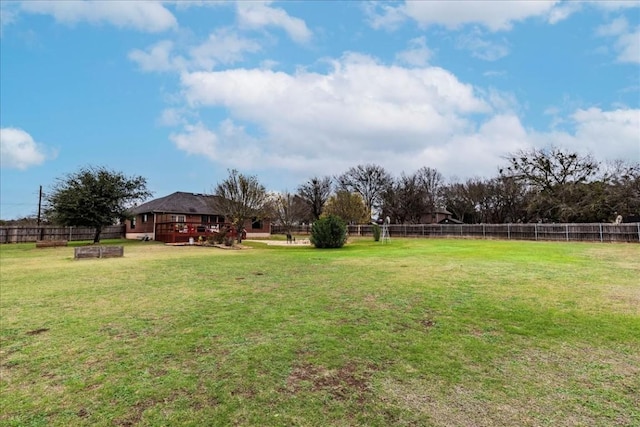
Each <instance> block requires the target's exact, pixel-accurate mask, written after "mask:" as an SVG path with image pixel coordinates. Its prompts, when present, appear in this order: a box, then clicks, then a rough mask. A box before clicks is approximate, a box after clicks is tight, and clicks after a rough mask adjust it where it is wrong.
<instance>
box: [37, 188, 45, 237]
mask: <svg viewBox="0 0 640 427" xmlns="http://www.w3.org/2000/svg"><path fill="white" fill-rule="evenodd" d="M41 212H42V185H41V186H40V194H39V195H38V233H39V235H40V240H42V238H43V237H44V230H43V229H42V228H40V214H41Z"/></svg>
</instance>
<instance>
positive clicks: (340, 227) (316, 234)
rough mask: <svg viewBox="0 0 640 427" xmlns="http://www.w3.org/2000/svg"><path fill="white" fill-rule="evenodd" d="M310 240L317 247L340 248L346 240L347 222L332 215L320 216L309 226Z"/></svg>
mask: <svg viewBox="0 0 640 427" xmlns="http://www.w3.org/2000/svg"><path fill="white" fill-rule="evenodd" d="M310 240H311V243H312V244H313V245H314V246H315V247H316V248H319V249H325V248H341V247H343V246H344V244H345V243H346V242H347V224H346V223H345V222H344V221H343V220H342V219H340V218H338V217H337V216H334V215H328V216H325V217H323V218H320V219H319V220H317V221H315V222H314V223H313V225H312V226H311V238H310Z"/></svg>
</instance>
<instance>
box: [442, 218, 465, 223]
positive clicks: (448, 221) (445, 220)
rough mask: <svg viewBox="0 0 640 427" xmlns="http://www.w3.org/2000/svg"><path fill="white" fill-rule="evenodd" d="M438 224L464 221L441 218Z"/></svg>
mask: <svg viewBox="0 0 640 427" xmlns="http://www.w3.org/2000/svg"><path fill="white" fill-rule="evenodd" d="M438 224H464V222H462V221H459V220H457V219H455V218H445V219H441V220H440V221H439V222H438Z"/></svg>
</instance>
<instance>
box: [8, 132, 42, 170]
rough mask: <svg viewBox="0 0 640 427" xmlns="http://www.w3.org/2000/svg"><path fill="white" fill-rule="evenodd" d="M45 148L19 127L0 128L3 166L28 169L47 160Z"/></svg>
mask: <svg viewBox="0 0 640 427" xmlns="http://www.w3.org/2000/svg"><path fill="white" fill-rule="evenodd" d="M45 151H46V150H45V148H44V146H42V145H41V144H38V143H37V142H35V141H34V140H33V138H32V137H31V135H29V134H28V133H27V132H25V131H24V130H22V129H18V128H1V129H0V159H1V162H2V163H1V164H2V167H3V168H15V169H23V170H24V169H27V168H29V167H31V166H37V165H40V164H42V163H44V161H45V160H46V158H47V156H46V154H45Z"/></svg>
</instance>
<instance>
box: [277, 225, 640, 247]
mask: <svg viewBox="0 0 640 427" xmlns="http://www.w3.org/2000/svg"><path fill="white" fill-rule="evenodd" d="M381 227H382V226H381ZM388 227H389V237H391V238H393V237H442V238H452V237H453V238H456V237H457V238H476V239H504V240H555V241H566V242H633V243H640V223H638V222H635V223H627V224H608V223H607V224H604V223H596V224H535V223H534V224H391V225H389V226H388ZM348 231H349V235H350V236H372V235H373V225H369V224H364V225H349V226H348ZM285 232H286V231H285V228H284V227H282V226H276V225H272V226H271V233H273V234H284V233H285ZM291 232H292V233H299V234H309V233H310V232H311V227H310V226H308V225H303V226H297V227H293V228H292V229H291Z"/></svg>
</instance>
